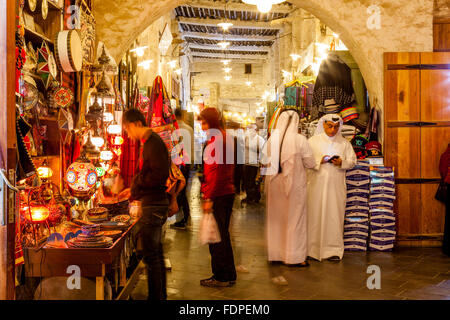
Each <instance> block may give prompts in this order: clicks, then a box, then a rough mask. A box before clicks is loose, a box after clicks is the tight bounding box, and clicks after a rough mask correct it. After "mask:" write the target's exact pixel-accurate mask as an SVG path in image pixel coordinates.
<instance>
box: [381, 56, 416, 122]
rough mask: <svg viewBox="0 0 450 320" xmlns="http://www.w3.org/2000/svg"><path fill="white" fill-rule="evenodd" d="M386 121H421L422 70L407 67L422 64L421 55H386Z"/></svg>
mask: <svg viewBox="0 0 450 320" xmlns="http://www.w3.org/2000/svg"><path fill="white" fill-rule="evenodd" d="M384 63H385V87H384V88H385V111H384V112H385V117H386V118H385V119H386V121H418V120H420V90H419V89H420V88H419V86H420V81H419V79H420V70H408V69H407V68H406V67H405V65H413V64H419V63H420V53H386V54H385V61H384Z"/></svg>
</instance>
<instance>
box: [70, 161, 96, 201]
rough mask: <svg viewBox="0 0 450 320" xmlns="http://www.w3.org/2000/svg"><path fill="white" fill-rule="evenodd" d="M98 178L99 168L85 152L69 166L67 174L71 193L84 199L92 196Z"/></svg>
mask: <svg viewBox="0 0 450 320" xmlns="http://www.w3.org/2000/svg"><path fill="white" fill-rule="evenodd" d="M97 179H98V177H97V170H96V168H95V166H94V165H93V164H92V163H91V161H90V160H89V159H88V158H87V157H86V155H85V154H82V155H81V156H80V157H79V158H78V159H77V160H76V161H75V162H74V163H72V164H71V165H70V166H69V168H68V169H67V172H66V175H65V181H66V182H67V184H68V185H69V191H70V192H71V194H72V195H73V196H74V197H77V198H79V199H82V200H88V199H89V198H90V197H91V196H92V194H93V191H95V190H94V189H95V188H94V186H95V185H96V183H97Z"/></svg>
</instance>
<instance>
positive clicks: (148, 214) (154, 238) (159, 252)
mask: <svg viewBox="0 0 450 320" xmlns="http://www.w3.org/2000/svg"><path fill="white" fill-rule="evenodd" d="M167 213H168V205H151V206H143V207H142V218H141V219H140V221H139V224H140V237H141V240H142V253H143V259H144V262H145V265H146V267H147V275H148V281H147V284H148V300H166V299H167V291H166V267H165V265H164V254H163V248H162V239H161V236H162V226H163V224H164V223H165V222H166V220H167Z"/></svg>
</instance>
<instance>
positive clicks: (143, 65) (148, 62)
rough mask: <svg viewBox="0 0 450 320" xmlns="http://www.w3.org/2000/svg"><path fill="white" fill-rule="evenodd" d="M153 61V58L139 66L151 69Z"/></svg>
mask: <svg viewBox="0 0 450 320" xmlns="http://www.w3.org/2000/svg"><path fill="white" fill-rule="evenodd" d="M152 62H153V60H145V61H142V62H140V63H139V64H138V67H143V68H144V69H145V70H148V69H150V64H151V63H152Z"/></svg>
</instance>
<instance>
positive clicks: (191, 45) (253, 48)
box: [188, 43, 270, 52]
mask: <svg viewBox="0 0 450 320" xmlns="http://www.w3.org/2000/svg"><path fill="white" fill-rule="evenodd" d="M188 46H189V48H191V49H204V50H222V48H221V47H219V46H218V45H214V44H197V43H189V44H188ZM226 50H227V51H228V52H232V51H249V52H250V51H251V52H269V51H270V47H268V46H260V47H258V46H229V47H228V48H227V49H226Z"/></svg>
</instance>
